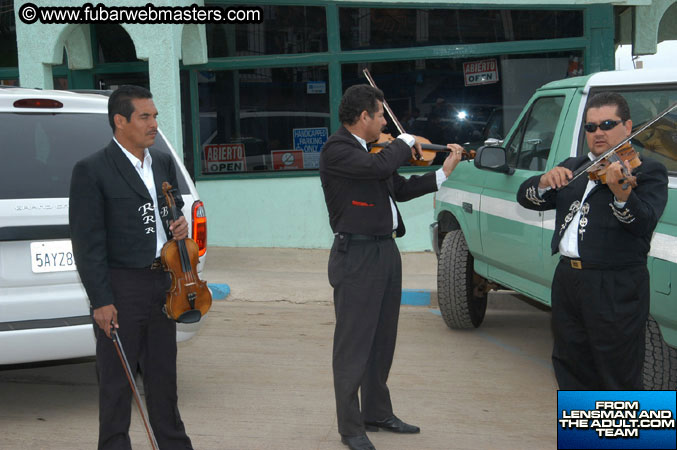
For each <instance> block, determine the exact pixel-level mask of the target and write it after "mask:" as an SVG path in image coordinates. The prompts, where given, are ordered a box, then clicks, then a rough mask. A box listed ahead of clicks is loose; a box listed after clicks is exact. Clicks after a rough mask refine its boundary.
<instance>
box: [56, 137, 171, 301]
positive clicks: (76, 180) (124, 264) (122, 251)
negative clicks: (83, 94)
mask: <svg viewBox="0 0 677 450" xmlns="http://www.w3.org/2000/svg"><path fill="white" fill-rule="evenodd" d="M149 152H150V155H151V157H152V158H153V165H152V169H153V179H154V181H155V190H156V193H157V194H158V207H159V208H160V217H161V219H162V222H163V223H162V225H161V226H163V227H164V230H165V233H166V234H167V238H168V239H171V233H170V232H169V225H168V219H169V213H168V208H167V202H166V200H165V198H164V196H163V195H162V182H163V181H168V182H169V183H170V184H171V185H172V186H173V187H175V188H178V181H177V177H176V168H175V166H174V161H173V160H172V157H171V156H170V155H168V154H166V153H162V152H160V151H158V150H155V149H153V148H151V149H149ZM174 200H175V201H176V206H177V209H178V213H179V214H181V208H182V207H183V200H182V199H181V195H180V194H178V193H177V194H175V195H174ZM68 213H69V224H70V233H71V240H72V242H73V255H74V257H75V263H76V265H77V268H78V274H79V275H80V279H81V280H82V284H83V285H84V286H85V290H86V291H87V295H88V296H89V301H90V303H91V305H92V308H98V307H100V306H105V305H109V304H113V303H114V301H113V291H112V288H111V285H110V277H109V274H108V269H110V268H142V267H148V266H150V265H151V263H152V262H153V259H155V253H156V247H157V237H156V230H157V224H156V223H155V210H154V208H153V200H152V199H151V197H150V193H149V192H148V189H147V188H146V185H145V184H144V183H143V180H142V179H141V177H140V176H139V174H138V172H137V171H136V169H134V166H132V163H131V162H130V161H129V159H128V158H127V157H126V156H125V155H124V153H122V150H120V147H119V146H118V144H116V143H115V141H111V142H110V143H109V144H108V146H107V147H105V148H104V149H102V150H100V151H98V152H96V153H94V154H92V155H90V156H88V157H86V158H84V159H82V160H80V161H78V162H77V163H76V164H75V167H74V168H73V175H72V177H71V186H70V204H69V211H68Z"/></svg>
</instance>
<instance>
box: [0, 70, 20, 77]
mask: <svg viewBox="0 0 677 450" xmlns="http://www.w3.org/2000/svg"><path fill="white" fill-rule="evenodd" d="M0 78H1V79H3V80H7V79H9V78H16V79H18V78H19V68H18V67H2V68H0Z"/></svg>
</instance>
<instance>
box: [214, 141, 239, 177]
mask: <svg viewBox="0 0 677 450" xmlns="http://www.w3.org/2000/svg"><path fill="white" fill-rule="evenodd" d="M203 150H204V162H205V165H204V171H203V172H204V173H231V172H246V171H247V160H246V158H245V151H244V144H242V143H239V144H207V145H205V146H204V149H203Z"/></svg>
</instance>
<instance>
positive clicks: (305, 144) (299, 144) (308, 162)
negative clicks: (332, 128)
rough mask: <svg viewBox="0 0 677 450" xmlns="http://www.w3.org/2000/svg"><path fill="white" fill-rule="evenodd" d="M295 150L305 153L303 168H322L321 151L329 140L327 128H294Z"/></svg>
mask: <svg viewBox="0 0 677 450" xmlns="http://www.w3.org/2000/svg"><path fill="white" fill-rule="evenodd" d="M293 134H294V150H301V151H302V152H303V167H305V168H306V169H319V168H320V150H322V146H323V145H324V143H325V142H327V139H328V138H329V129H328V128H327V127H317V128H294V130H293Z"/></svg>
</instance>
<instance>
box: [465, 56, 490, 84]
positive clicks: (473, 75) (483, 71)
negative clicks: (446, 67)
mask: <svg viewBox="0 0 677 450" xmlns="http://www.w3.org/2000/svg"><path fill="white" fill-rule="evenodd" d="M463 77H464V82H465V85H466V86H474V85H478V84H491V83H498V81H499V79H498V63H497V61H496V59H484V60H482V61H472V62H465V63H463Z"/></svg>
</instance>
